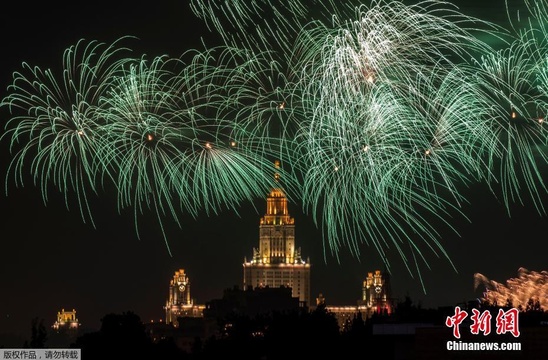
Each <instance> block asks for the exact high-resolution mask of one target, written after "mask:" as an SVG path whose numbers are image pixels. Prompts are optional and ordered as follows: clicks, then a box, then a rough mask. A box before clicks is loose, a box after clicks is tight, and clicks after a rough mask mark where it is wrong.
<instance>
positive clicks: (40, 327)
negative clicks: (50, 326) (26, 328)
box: [23, 317, 48, 349]
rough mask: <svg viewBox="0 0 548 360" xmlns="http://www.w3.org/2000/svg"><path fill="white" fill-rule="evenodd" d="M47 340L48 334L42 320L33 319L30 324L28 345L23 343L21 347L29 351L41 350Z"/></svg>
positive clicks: (26, 342)
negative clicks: (29, 349)
mask: <svg viewBox="0 0 548 360" xmlns="http://www.w3.org/2000/svg"><path fill="white" fill-rule="evenodd" d="M47 339H48V332H47V330H46V327H45V326H44V319H38V317H35V318H33V319H32V323H31V335H30V343H29V342H28V341H25V344H24V345H23V346H24V347H26V348H31V349H43V348H45V347H46V341H47Z"/></svg>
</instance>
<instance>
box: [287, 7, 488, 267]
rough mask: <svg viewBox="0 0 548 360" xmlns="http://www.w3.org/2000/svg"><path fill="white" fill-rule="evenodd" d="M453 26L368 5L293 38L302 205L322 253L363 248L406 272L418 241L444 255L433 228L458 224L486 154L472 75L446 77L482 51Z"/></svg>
mask: <svg viewBox="0 0 548 360" xmlns="http://www.w3.org/2000/svg"><path fill="white" fill-rule="evenodd" d="M428 4H431V3H428ZM451 16H452V17H454V16H455V14H454V13H451ZM452 17H451V19H452V20H449V19H448V18H445V17H443V16H442V15H437V13H436V12H435V9H434V8H432V11H430V8H423V7H407V6H404V5H403V4H400V3H394V2H392V3H389V4H384V3H382V2H379V3H378V4H377V3H376V4H375V5H374V6H372V7H369V8H367V7H363V6H362V7H359V8H357V11H356V18H355V19H356V20H354V21H343V22H341V23H339V25H338V26H337V27H335V28H334V29H329V28H328V27H323V28H321V26H320V29H318V28H311V29H309V31H308V32H307V33H306V34H304V35H303V36H302V37H301V38H300V40H301V41H306V42H307V43H306V44H297V47H298V48H308V51H307V53H306V56H305V57H304V59H305V62H304V63H303V64H302V65H301V68H302V69H304V71H303V72H302V76H301V79H300V80H301V81H300V83H298V84H297V87H298V89H299V90H300V91H301V92H302V94H303V95H302V97H303V99H302V103H303V106H304V108H305V109H304V112H305V116H303V118H302V119H300V121H301V129H302V130H301V133H300V137H299V138H298V142H299V143H300V144H302V147H303V149H302V150H301V151H300V152H301V153H302V154H304V155H303V158H302V162H303V163H304V165H302V166H303V168H304V169H305V175H304V178H305V180H304V190H303V203H304V207H305V208H307V209H308V210H309V212H311V213H312V214H313V215H314V219H315V221H316V222H317V223H318V224H319V225H320V226H321V227H322V228H323V229H325V239H326V241H327V242H328V245H329V248H330V250H331V251H332V252H334V253H336V252H337V251H338V250H339V248H340V247H343V246H348V247H349V248H350V249H351V251H352V252H353V253H354V254H356V255H358V254H359V250H358V244H359V242H366V243H367V244H373V245H374V247H375V248H376V249H377V251H379V253H380V255H381V256H382V257H383V258H385V256H384V253H385V250H386V249H388V248H390V247H395V249H396V250H397V253H399V254H400V255H401V256H402V257H403V258H404V261H408V260H409V259H410V257H406V256H404V247H403V246H402V244H408V245H409V246H410V248H411V249H412V253H413V254H418V255H419V256H418V257H419V258H420V257H423V252H422V250H421V248H422V246H421V245H420V244H419V241H418V240H417V239H413V237H417V238H418V239H420V240H423V242H424V244H425V245H426V248H427V249H430V250H432V251H434V253H436V254H437V253H443V254H444V256H446V255H447V254H446V253H445V252H444V251H443V248H442V246H441V244H440V243H439V242H438V241H437V239H438V238H439V233H438V231H436V229H435V226H434V225H433V221H432V220H433V219H435V218H437V219H438V220H441V222H442V223H447V222H446V219H447V217H448V214H449V213H451V212H456V213H457V214H458V213H459V210H458V209H459V206H460V203H461V202H462V201H463V199H464V198H463V196H462V195H461V194H460V188H461V186H463V185H466V184H467V183H469V182H470V181H471V180H472V179H473V180H478V179H482V178H485V175H484V174H483V172H484V170H483V169H484V168H485V162H484V160H483V156H484V155H485V152H490V151H492V150H491V148H487V146H489V145H491V146H493V145H496V144H497V142H496V141H494V140H493V137H494V136H495V134H494V133H493V132H492V131H491V130H490V129H489V127H488V126H487V125H486V124H485V123H482V122H478V121H477V117H478V116H479V115H481V114H482V113H485V111H483V110H482V107H483V106H485V105H486V104H487V102H486V101H485V100H484V99H483V98H481V97H480V96H481V93H480V92H479V91H478V89H477V88H476V87H475V86H474V85H473V84H469V83H468V81H467V79H468V78H470V76H471V74H473V73H471V72H469V68H467V67H466V66H457V64H460V63H462V62H465V60H468V59H467V56H472V54H474V53H477V52H480V51H486V50H488V49H489V48H488V47H487V46H486V45H485V44H484V43H481V42H480V41H479V40H477V39H476V38H475V37H474V36H472V35H471V34H470V33H469V32H467V31H466V30H465V29H463V28H460V27H458V26H457V25H456V23H455V22H454V19H453V18H452ZM461 20H462V21H464V20H469V19H468V18H466V17H464V16H463V17H462V18H461ZM314 49H315V51H316V54H314V53H313V51H314ZM476 106H477V108H476ZM462 109H464V110H462ZM318 184H321V185H318ZM448 196H449V199H446V198H447V197H448ZM451 198H452V199H453V201H454V202H452V201H451V200H450V199H451ZM461 215H462V214H461ZM401 220H404V223H406V224H407V225H408V226H403V225H401V223H402V222H401ZM410 234H419V235H410ZM423 259H424V258H423ZM425 263H426V261H425ZM426 265H427V264H426Z"/></svg>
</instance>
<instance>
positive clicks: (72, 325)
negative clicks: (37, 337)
mask: <svg viewBox="0 0 548 360" xmlns="http://www.w3.org/2000/svg"><path fill="white" fill-rule="evenodd" d="M79 326H80V323H79V322H78V319H77V318H76V310H74V309H72V311H65V309H61V311H58V312H57V320H56V321H55V322H54V323H53V325H52V326H51V327H52V328H53V329H54V330H55V331H57V332H59V331H63V330H77V329H78V327H79Z"/></svg>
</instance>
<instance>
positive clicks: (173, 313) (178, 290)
mask: <svg viewBox="0 0 548 360" xmlns="http://www.w3.org/2000/svg"><path fill="white" fill-rule="evenodd" d="M204 308H205V305H195V304H194V301H193V299H192V298H191V297H190V280H189V278H188V276H187V275H186V274H185V270H184V269H179V270H178V271H175V274H174V275H173V279H172V280H171V281H170V283H169V296H168V299H167V301H166V305H165V306H164V309H165V311H166V324H173V326H175V327H177V326H179V323H178V322H179V318H186V317H202V316H203V310H204Z"/></svg>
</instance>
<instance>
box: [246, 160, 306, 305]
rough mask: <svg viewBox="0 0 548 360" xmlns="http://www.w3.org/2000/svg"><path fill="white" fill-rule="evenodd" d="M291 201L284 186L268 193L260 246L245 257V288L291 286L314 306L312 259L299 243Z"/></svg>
mask: <svg viewBox="0 0 548 360" xmlns="http://www.w3.org/2000/svg"><path fill="white" fill-rule="evenodd" d="M276 166H279V163H278V162H277V163H276ZM278 178H279V176H278V175H277V174H276V179H277V180H278ZM287 203H288V202H287V198H286V197H285V195H284V193H283V192H282V190H280V189H272V191H270V194H268V196H267V198H266V214H265V215H264V217H262V218H261V220H260V225H259V248H258V249H257V248H254V249H253V257H252V259H251V261H249V262H248V261H247V259H246V258H244V264H243V267H244V289H247V288H249V287H252V288H257V287H267V286H268V287H271V288H272V287H281V286H285V287H290V288H291V289H292V296H293V297H298V298H299V301H300V303H301V305H304V306H310V305H311V303H310V260H309V259H307V261H304V260H303V259H302V257H301V250H300V248H296V246H295V220H294V219H293V218H292V217H290V216H289V212H288V209H287Z"/></svg>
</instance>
